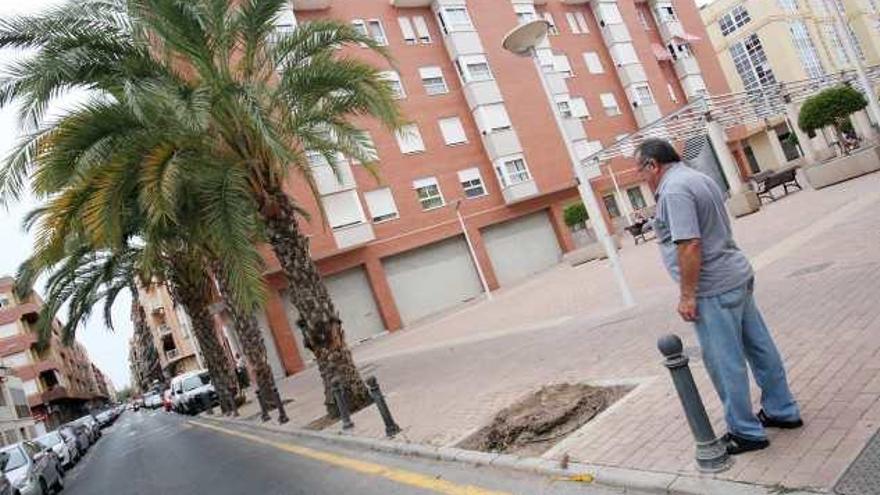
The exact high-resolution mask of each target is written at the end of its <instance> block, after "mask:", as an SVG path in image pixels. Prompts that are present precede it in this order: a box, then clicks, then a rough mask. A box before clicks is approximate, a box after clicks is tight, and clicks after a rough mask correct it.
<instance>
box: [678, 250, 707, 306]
mask: <svg viewBox="0 0 880 495" xmlns="http://www.w3.org/2000/svg"><path fill="white" fill-rule="evenodd" d="M701 249H702V246H701V245H700V239H686V240H682V241H678V242H676V250H677V252H678V266H679V270H680V272H681V274H680V275H681V281H680V284H679V286H680V292H681V297H680V299H679V301H678V314H680V315H681V317H682V319H684V321H697V318H698V317H699V315H698V314H697V284H698V283H699V281H700V267H701V266H702V264H703V255H702V251H701Z"/></svg>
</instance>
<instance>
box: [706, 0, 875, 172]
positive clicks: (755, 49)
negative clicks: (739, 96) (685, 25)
mask: <svg viewBox="0 0 880 495" xmlns="http://www.w3.org/2000/svg"><path fill="white" fill-rule="evenodd" d="M832 8H838V9H841V11H842V12H843V13H844V16H845V19H846V25H847V31H848V32H843V30H841V29H838V28H837V26H836V25H835V22H834V16H833V14H832V12H833V11H832V10H830V9H832ZM878 8H880V2H878V1H877V0H769V1H768V0H716V1H714V2H712V3H711V4H709V5H706V6H705V7H703V8H702V9H701V11H700V14H701V17H702V19H703V22H704V24H705V26H706V31H707V32H708V35H709V40H710V41H711V43H712V46H713V47H714V49H715V52H716V54H717V56H718V59H719V61H720V63H721V68H722V70H723V73H724V76H725V77H726V78H727V81H728V83H729V85H730V87H731V90H732V91H733V92H755V93H756V94H759V93H760V92H761V91H762V88H769V87H773V86H774V85H776V83H780V82H782V83H790V82H795V81H803V80H805V79H811V78H821V77H822V76H825V75H829V74H833V73H836V72H839V71H841V70H846V69H852V68H853V67H854V63H853V60H850V58H849V57H848V56H847V53H846V50H845V49H844V46H843V42H844V40H845V37H847V36H849V37H851V39H852V40H853V45H854V47H855V50H856V52H857V56H859V57H860V58H861V60H862V62H863V63H864V64H865V65H866V66H871V65H877V64H880V10H878ZM875 90H876V88H875ZM860 118H862V119H867V114H862V115H860ZM792 125H794V123H792V122H786V121H785V119H782V118H776V119H772V118H771V119H768V121H767V122H766V123H765V124H764V125H761V126H751V127H749V128H745V129H742V132H740V133H738V134H737V136H736V137H738V138H739V139H740V140H741V141H740V142H739V143H737V145H736V147H737V148H738V151H739V152H741V154H742V157H743V158H745V160H746V161H747V164H748V168H749V169H750V171H751V172H753V173H756V172H759V171H762V170H772V169H778V168H783V167H786V166H792V165H796V164H798V163H799V160H800V159H801V158H802V151H801V150H799V147H798V145H797V144H796V140H795V139H793V135H794V133H793V132H792V128H791V126H792ZM814 139H818V140H823V139H825V138H824V137H823V136H821V135H820V136H818V137H816V138H814ZM818 148H820V149H821V148H824V146H821V145H820V146H818Z"/></svg>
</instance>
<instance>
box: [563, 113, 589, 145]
mask: <svg viewBox="0 0 880 495" xmlns="http://www.w3.org/2000/svg"><path fill="white" fill-rule="evenodd" d="M562 128H563V129H565V136H566V137H568V140H569V141H578V140H580V139H586V137H587V134H586V132H585V131H584V125H583V123H582V122H581V119H577V118H574V117H568V118H563V119H562Z"/></svg>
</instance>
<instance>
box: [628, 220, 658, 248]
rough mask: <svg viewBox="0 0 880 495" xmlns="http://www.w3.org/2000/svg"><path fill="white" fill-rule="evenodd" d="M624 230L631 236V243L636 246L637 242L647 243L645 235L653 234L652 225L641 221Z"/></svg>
mask: <svg viewBox="0 0 880 495" xmlns="http://www.w3.org/2000/svg"><path fill="white" fill-rule="evenodd" d="M624 229H625V230H626V231H627V232H629V233H630V235H632V236H633V241H634V242H635V243H636V246H638V245H639V240H641V241H642V242H648V238H647V237H646V236H647V234H650V233H652V232H654V224H653V223H652V222H651V221H650V220H642V221H640V222H637V223H634V224H632V225H629V226H627V227H624Z"/></svg>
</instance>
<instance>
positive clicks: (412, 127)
mask: <svg viewBox="0 0 880 495" xmlns="http://www.w3.org/2000/svg"><path fill="white" fill-rule="evenodd" d="M395 136H396V137H397V144H398V146H400V152H401V153H415V152H417V151H425V143H424V142H423V141H422V134H421V133H420V132H419V126H417V125H416V124H409V125H405V126H403V127H401V128H400V130H398V131H396V132H395Z"/></svg>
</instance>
